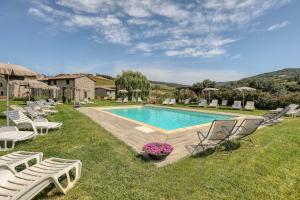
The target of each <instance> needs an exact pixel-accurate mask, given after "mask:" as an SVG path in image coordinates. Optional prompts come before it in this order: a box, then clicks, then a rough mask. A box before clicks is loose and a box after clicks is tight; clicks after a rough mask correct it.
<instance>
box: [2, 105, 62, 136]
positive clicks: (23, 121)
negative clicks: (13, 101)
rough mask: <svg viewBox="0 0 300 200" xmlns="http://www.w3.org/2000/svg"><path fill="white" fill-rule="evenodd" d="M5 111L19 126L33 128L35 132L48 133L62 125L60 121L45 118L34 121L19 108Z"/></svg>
mask: <svg viewBox="0 0 300 200" xmlns="http://www.w3.org/2000/svg"><path fill="white" fill-rule="evenodd" d="M4 113H5V114H6V115H7V116H8V118H9V119H10V120H11V121H12V122H13V123H14V124H15V125H16V126H17V127H22V128H32V129H33V131H34V133H35V134H48V131H49V130H50V129H58V128H61V126H62V123H60V122H49V121H48V120H47V119H44V118H38V119H35V120H33V121H32V120H31V119H29V118H28V117H27V116H26V115H24V113H22V112H21V111H18V110H11V111H8V112H4ZM38 129H40V133H39V132H38V131H37V130H38ZM43 130H46V132H43Z"/></svg>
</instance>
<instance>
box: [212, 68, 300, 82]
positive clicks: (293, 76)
mask: <svg viewBox="0 0 300 200" xmlns="http://www.w3.org/2000/svg"><path fill="white" fill-rule="evenodd" d="M254 80H255V81H259V80H261V81H266V80H268V81H274V82H276V83H280V84H283V85H296V84H297V82H298V81H300V68H286V69H282V70H278V71H273V72H267V73H263V74H258V75H255V76H250V77H247V78H243V79H240V80H238V81H228V82H217V86H226V85H232V84H233V85H234V84H241V83H244V82H249V81H254Z"/></svg>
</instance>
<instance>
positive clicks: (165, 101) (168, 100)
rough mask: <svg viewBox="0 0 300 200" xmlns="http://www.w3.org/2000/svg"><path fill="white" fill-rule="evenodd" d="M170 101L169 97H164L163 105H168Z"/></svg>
mask: <svg viewBox="0 0 300 200" xmlns="http://www.w3.org/2000/svg"><path fill="white" fill-rule="evenodd" d="M169 103H170V99H169V98H166V99H165V100H164V101H163V103H162V104H163V105H168V104H169Z"/></svg>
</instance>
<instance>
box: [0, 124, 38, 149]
mask: <svg viewBox="0 0 300 200" xmlns="http://www.w3.org/2000/svg"><path fill="white" fill-rule="evenodd" d="M35 136H36V134H35V133H34V132H32V131H19V129H18V128H17V127H15V126H7V127H1V128H0V151H9V150H12V149H13V148H15V144H16V142H21V141H25V140H30V139H34V138H35Z"/></svg>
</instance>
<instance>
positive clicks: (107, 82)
mask: <svg viewBox="0 0 300 200" xmlns="http://www.w3.org/2000/svg"><path fill="white" fill-rule="evenodd" d="M91 78H92V79H93V80H94V81H96V86H99V85H101V86H111V85H115V81H114V80H111V79H108V78H104V77H102V76H91Z"/></svg>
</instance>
